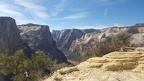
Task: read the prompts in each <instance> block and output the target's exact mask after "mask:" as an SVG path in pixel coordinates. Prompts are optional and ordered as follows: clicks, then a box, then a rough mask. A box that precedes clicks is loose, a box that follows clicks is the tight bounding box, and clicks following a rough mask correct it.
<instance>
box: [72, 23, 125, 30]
mask: <svg viewBox="0 0 144 81" xmlns="http://www.w3.org/2000/svg"><path fill="white" fill-rule="evenodd" d="M115 26H116V27H123V25H122V24H118V23H113V24H112V25H100V24H97V25H94V26H77V27H74V28H76V29H103V28H108V27H115Z"/></svg>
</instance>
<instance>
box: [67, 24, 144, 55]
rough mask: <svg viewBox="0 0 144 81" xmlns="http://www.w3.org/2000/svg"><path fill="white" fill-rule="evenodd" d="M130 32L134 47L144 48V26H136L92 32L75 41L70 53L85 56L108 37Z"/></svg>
mask: <svg viewBox="0 0 144 81" xmlns="http://www.w3.org/2000/svg"><path fill="white" fill-rule="evenodd" d="M122 32H128V33H131V34H132V39H131V40H130V42H131V45H133V46H144V41H143V40H144V34H143V33H144V25H143V24H136V25H134V26H128V27H112V28H104V29H101V32H100V33H99V32H98V33H97V32H92V33H88V34H85V35H83V36H82V37H81V38H78V39H76V40H74V41H73V42H72V44H71V46H70V48H69V50H70V51H72V52H76V53H78V54H79V55H84V54H85V52H86V51H87V50H89V49H91V48H92V47H94V45H95V44H94V43H95V42H97V41H103V40H104V39H105V38H106V37H108V36H114V35H117V34H118V33H122Z"/></svg>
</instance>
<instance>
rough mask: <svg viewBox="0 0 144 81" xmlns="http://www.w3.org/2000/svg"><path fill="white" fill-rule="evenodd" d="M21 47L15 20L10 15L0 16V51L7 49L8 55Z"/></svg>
mask: <svg viewBox="0 0 144 81" xmlns="http://www.w3.org/2000/svg"><path fill="white" fill-rule="evenodd" d="M22 48H23V46H22V39H21V36H20V34H19V30H18V28H17V26H16V22H15V20H14V19H13V18H11V17H0V53H2V52H4V51H6V50H8V51H9V55H13V54H14V53H15V51H17V50H19V49H22Z"/></svg>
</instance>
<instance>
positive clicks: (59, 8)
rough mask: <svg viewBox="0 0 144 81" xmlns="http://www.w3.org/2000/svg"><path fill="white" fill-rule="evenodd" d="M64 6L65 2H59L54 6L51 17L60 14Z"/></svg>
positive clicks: (64, 0)
mask: <svg viewBox="0 0 144 81" xmlns="http://www.w3.org/2000/svg"><path fill="white" fill-rule="evenodd" d="M65 5H66V0H61V1H60V3H59V4H56V5H55V6H54V9H53V11H52V13H51V15H52V16H57V15H58V14H59V13H60V12H62V11H63V10H64V9H63V8H64V7H65Z"/></svg>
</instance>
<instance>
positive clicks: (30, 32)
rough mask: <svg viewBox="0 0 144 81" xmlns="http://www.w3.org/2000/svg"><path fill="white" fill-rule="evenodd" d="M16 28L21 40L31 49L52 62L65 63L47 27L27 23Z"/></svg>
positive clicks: (65, 60)
mask: <svg viewBox="0 0 144 81" xmlns="http://www.w3.org/2000/svg"><path fill="white" fill-rule="evenodd" d="M18 28H19V31H20V35H21V37H22V39H23V40H24V42H26V43H27V44H28V45H29V47H30V48H31V49H33V50H34V51H36V52H40V53H43V54H44V55H45V57H48V58H50V59H52V60H53V61H56V62H67V59H66V57H65V56H64V54H63V53H62V52H61V51H60V50H58V49H57V47H56V44H55V42H54V41H53V39H52V37H51V33H50V31H49V27H48V26H46V25H38V24H32V23H29V24H24V25H18Z"/></svg>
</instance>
